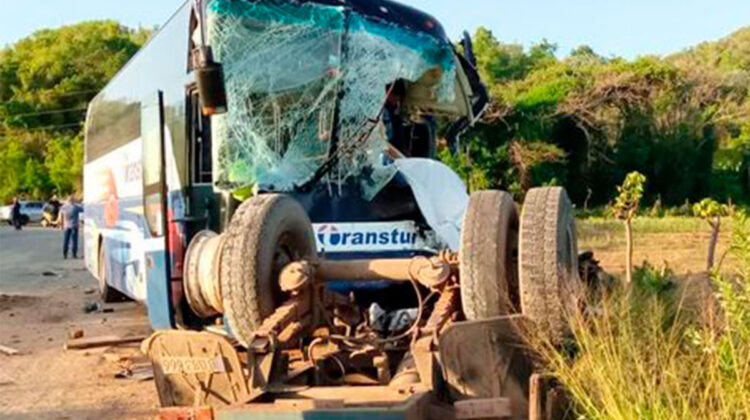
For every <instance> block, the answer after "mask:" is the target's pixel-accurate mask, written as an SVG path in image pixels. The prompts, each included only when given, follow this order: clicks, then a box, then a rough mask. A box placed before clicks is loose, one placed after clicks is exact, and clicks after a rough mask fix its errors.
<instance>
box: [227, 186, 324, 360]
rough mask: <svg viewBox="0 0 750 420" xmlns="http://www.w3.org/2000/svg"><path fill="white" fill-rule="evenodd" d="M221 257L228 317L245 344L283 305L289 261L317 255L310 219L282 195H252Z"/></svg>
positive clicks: (231, 228) (241, 208) (229, 231)
mask: <svg viewBox="0 0 750 420" xmlns="http://www.w3.org/2000/svg"><path fill="white" fill-rule="evenodd" d="M226 235H227V238H226V242H225V244H224V247H223V249H222V256H221V297H222V302H223V306H224V315H225V317H226V319H227V322H228V323H229V327H230V329H231V331H232V333H233V334H234V336H235V338H237V340H238V341H239V342H240V343H241V344H243V345H245V346H247V345H248V343H249V342H250V341H251V340H252V337H253V333H254V332H255V330H256V329H257V328H258V327H259V326H260V325H261V323H262V322H263V320H264V319H265V318H266V317H268V316H270V315H271V314H272V313H273V312H274V310H275V309H276V307H277V306H278V305H279V304H281V303H282V301H283V300H284V299H283V295H282V292H281V290H280V287H279V280H278V278H279V273H280V272H281V270H282V269H283V268H284V267H285V266H286V265H287V264H289V263H290V262H293V261H298V260H302V259H306V260H310V259H313V258H315V256H316V244H315V236H314V233H313V229H312V224H311V223H310V219H309V218H308V217H307V213H306V212H305V210H304V209H303V208H302V206H300V204H299V203H298V202H297V201H295V200H294V199H293V198H291V197H289V196H287V195H283V194H266V195H258V196H255V197H252V198H250V199H248V200H247V201H245V202H244V203H242V204H241V205H240V206H239V207H238V208H237V210H236V212H235V214H234V216H232V221H231V223H230V224H229V228H228V229H227V232H226Z"/></svg>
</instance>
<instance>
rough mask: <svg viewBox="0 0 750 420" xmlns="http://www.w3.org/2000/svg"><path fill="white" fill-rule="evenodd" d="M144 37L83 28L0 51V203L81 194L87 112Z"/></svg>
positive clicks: (103, 27)
mask: <svg viewBox="0 0 750 420" xmlns="http://www.w3.org/2000/svg"><path fill="white" fill-rule="evenodd" d="M150 32H151V31H150V30H132V29H129V28H126V27H124V26H122V25H120V24H118V23H117V22H113V21H99V22H84V23H80V24H77V25H73V26H66V27H62V28H59V29H54V30H41V31H38V32H35V33H34V34H32V35H31V36H29V37H27V38H24V39H22V40H20V41H18V42H17V43H15V44H13V45H11V46H9V47H7V48H5V49H3V50H0V202H7V201H8V200H9V199H11V198H12V197H13V196H16V195H19V196H23V197H27V198H47V197H49V196H51V195H52V194H60V195H64V194H68V193H72V192H76V193H80V192H81V185H80V184H81V174H82V169H83V141H82V129H83V124H84V121H85V116H86V106H87V104H88V102H89V100H91V98H93V97H94V96H95V95H96V94H97V93H98V92H99V90H101V89H102V88H103V87H104V85H105V84H106V83H107V82H108V81H109V80H110V79H111V78H112V77H113V76H114V75H115V73H116V72H117V71H118V70H119V69H120V68H121V67H122V66H123V65H124V64H125V63H126V62H127V61H128V60H129V59H130V57H132V56H133V54H135V53H136V52H137V51H138V49H140V47H141V46H142V45H143V44H144V43H145V41H146V40H147V39H148V37H149V36H150Z"/></svg>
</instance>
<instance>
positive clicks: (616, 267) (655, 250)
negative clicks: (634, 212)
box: [578, 216, 739, 275]
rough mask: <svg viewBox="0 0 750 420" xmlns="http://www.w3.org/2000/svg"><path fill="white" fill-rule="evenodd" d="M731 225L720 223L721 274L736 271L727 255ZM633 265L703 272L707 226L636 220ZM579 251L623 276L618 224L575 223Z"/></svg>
mask: <svg viewBox="0 0 750 420" xmlns="http://www.w3.org/2000/svg"><path fill="white" fill-rule="evenodd" d="M732 228H733V222H732V221H731V219H729V218H725V219H724V220H723V225H722V231H721V232H722V233H721V236H720V239H719V244H718V247H717V256H718V258H717V261H718V260H720V259H721V258H722V256H726V257H725V258H724V260H723V263H722V265H721V267H722V270H723V271H724V272H726V273H731V272H734V271H736V270H737V265H738V264H739V261H738V260H737V257H736V256H735V255H732V254H728V253H727V251H728V249H729V242H730V240H731V231H732ZM633 230H634V240H635V253H634V261H635V262H636V263H637V264H638V263H643V262H648V263H649V264H651V265H654V266H665V265H668V266H669V267H670V268H671V269H672V270H674V271H676V272H678V273H688V272H692V273H698V272H701V271H705V270H706V256H707V247H708V242H709V236H710V229H709V227H708V224H707V223H706V222H705V221H703V220H701V219H699V218H695V217H674V216H670V217H658V218H657V217H637V218H636V219H635V220H634V221H633ZM578 242H579V249H580V250H592V251H594V254H595V256H596V258H597V259H598V260H600V261H601V264H602V266H603V267H604V269H605V270H607V271H608V272H610V273H613V274H617V275H622V274H623V273H624V272H625V259H624V255H625V233H624V226H623V224H622V222H620V221H618V220H612V219H604V218H586V219H580V220H578Z"/></svg>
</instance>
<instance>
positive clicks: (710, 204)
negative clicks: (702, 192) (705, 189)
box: [693, 198, 730, 220]
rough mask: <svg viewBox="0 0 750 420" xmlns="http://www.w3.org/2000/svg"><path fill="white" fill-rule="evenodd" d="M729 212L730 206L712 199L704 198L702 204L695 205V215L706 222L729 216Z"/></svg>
mask: <svg viewBox="0 0 750 420" xmlns="http://www.w3.org/2000/svg"><path fill="white" fill-rule="evenodd" d="M729 211H730V208H729V206H727V205H726V204H721V203H719V202H718V201H716V200H712V199H710V198H704V199H703V200H701V201H700V202H698V203H695V204H693V214H694V215H695V216H696V217H700V218H702V219H706V220H708V219H714V218H717V217H725V216H727V215H728V214H729Z"/></svg>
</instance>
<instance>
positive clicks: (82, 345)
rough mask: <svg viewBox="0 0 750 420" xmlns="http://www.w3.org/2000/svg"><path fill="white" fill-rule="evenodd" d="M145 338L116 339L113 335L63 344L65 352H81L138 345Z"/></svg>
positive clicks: (73, 340) (79, 339)
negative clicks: (91, 349) (123, 345)
mask: <svg viewBox="0 0 750 420" xmlns="http://www.w3.org/2000/svg"><path fill="white" fill-rule="evenodd" d="M145 339H146V337H145V336H136V337H118V336H115V335H107V336H102V337H91V338H77V339H72V340H68V342H67V343H65V349H66V350H83V349H90V348H94V347H105V346H116V345H120V344H133V343H140V342H141V341H143V340H145Z"/></svg>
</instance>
